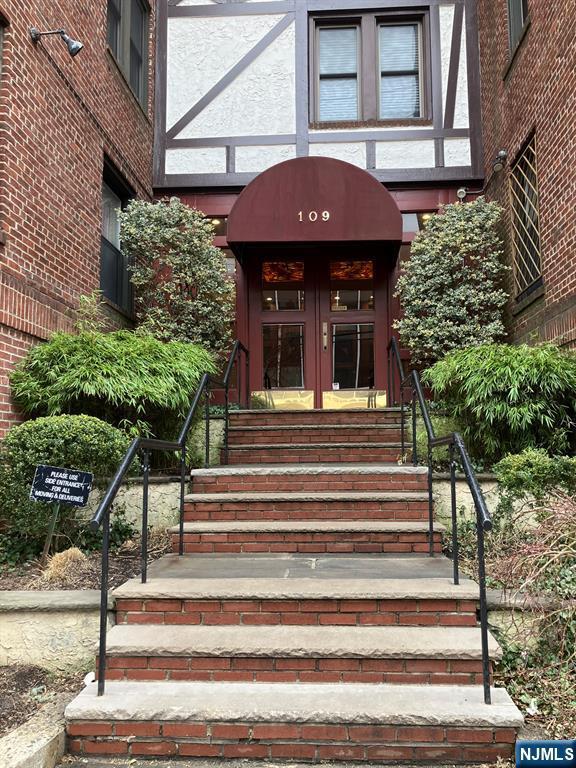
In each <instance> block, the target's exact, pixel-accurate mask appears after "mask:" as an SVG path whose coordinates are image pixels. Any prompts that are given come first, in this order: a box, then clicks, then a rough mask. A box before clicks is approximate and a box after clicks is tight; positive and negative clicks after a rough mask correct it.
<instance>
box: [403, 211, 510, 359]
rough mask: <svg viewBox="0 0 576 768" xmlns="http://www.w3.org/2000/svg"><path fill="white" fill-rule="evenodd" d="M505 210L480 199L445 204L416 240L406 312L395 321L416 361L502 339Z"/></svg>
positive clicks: (406, 282)
mask: <svg viewBox="0 0 576 768" xmlns="http://www.w3.org/2000/svg"><path fill="white" fill-rule="evenodd" d="M501 215H502V209H501V208H500V206H499V205H498V204H497V203H494V202H492V203H487V202H486V201H485V200H484V198H482V197H481V198H479V199H478V200H476V201H474V202H472V203H465V204H462V203H455V204H452V205H446V206H444V208H443V209H442V211H441V212H440V213H439V214H436V215H433V216H431V217H430V219H429V220H428V223H427V224H426V227H425V228H424V229H423V230H422V231H421V232H419V233H418V235H417V236H416V238H415V239H414V242H413V243H412V246H411V249H410V258H409V259H408V260H407V261H406V262H405V263H404V264H403V269H402V272H401V275H400V278H399V280H398V284H397V295H398V296H399V298H400V304H401V307H402V310H403V317H401V318H400V319H399V320H396V321H395V323H394V327H395V328H397V329H398V330H399V331H400V336H401V339H402V343H403V345H404V346H405V347H407V348H408V349H409V350H410V352H411V356H412V360H413V361H414V363H417V364H425V365H430V364H431V363H434V362H435V361H436V360H439V359H441V358H442V357H443V356H444V355H445V354H447V353H448V352H450V351H452V350H454V349H462V348H463V347H468V346H472V345H475V344H486V343H490V342H493V341H498V340H499V339H501V338H503V337H504V324H503V321H502V309H503V307H504V305H505V303H506V299H507V294H506V291H504V289H503V288H502V285H501V283H502V279H503V277H504V275H505V273H506V271H507V269H508V268H507V267H506V266H504V264H503V261H502V254H503V247H502V240H501V238H500V235H499V234H498V224H499V221H500V218H501Z"/></svg>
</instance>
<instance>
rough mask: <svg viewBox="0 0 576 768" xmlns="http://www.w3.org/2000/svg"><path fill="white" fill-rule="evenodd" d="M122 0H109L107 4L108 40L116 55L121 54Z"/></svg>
mask: <svg viewBox="0 0 576 768" xmlns="http://www.w3.org/2000/svg"><path fill="white" fill-rule="evenodd" d="M120 18H121V13H120V0H108V6H107V24H108V31H107V40H108V45H109V46H110V49H111V51H112V53H113V54H114V56H116V58H118V57H119V54H120Z"/></svg>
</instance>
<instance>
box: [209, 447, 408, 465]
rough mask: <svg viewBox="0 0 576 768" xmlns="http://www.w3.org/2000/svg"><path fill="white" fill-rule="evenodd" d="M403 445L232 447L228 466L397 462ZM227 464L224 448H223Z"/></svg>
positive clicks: (229, 451)
mask: <svg viewBox="0 0 576 768" xmlns="http://www.w3.org/2000/svg"><path fill="white" fill-rule="evenodd" d="M399 456H400V443H393V442H390V443H388V442H386V443H369V444H368V445H367V444H366V443H356V442H354V443H352V442H348V443H337V442H326V443H304V444H299V443H270V444H268V443H264V442H259V443H257V444H252V445H250V444H248V445H238V444H236V445H230V446H229V448H228V463H229V464H291V463H301V462H307V463H312V462H321V463H327V462H336V463H342V462H347V461H351V462H372V461H376V462H386V461H388V462H396V461H398V458H399ZM222 460H223V461H224V449H222Z"/></svg>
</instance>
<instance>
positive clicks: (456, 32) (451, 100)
mask: <svg viewBox="0 0 576 768" xmlns="http://www.w3.org/2000/svg"><path fill="white" fill-rule="evenodd" d="M463 23H464V6H463V5H455V6H454V21H453V25H452V45H451V46H450V65H449V67H448V84H447V86H446V105H445V108H444V127H445V128H453V127H454V111H455V109H456V90H457V88H458V73H459V69H460V50H461V48H462V25H463Z"/></svg>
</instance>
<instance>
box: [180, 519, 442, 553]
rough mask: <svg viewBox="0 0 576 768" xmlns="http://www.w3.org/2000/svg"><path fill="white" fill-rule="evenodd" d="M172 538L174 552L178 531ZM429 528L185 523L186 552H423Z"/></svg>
mask: <svg viewBox="0 0 576 768" xmlns="http://www.w3.org/2000/svg"><path fill="white" fill-rule="evenodd" d="M444 530H445V529H444V527H443V526H438V525H436V526H435V532H434V551H435V552H438V553H440V552H441V551H442V533H443V531H444ZM170 533H172V542H173V551H174V552H178V545H179V528H178V526H174V527H173V528H171V529H170ZM428 536H429V533H428V523H427V522H424V521H423V522H413V521H407V522H405V521H393V522H388V521H378V520H344V521H343V520H336V521H332V520H306V521H302V520H296V521H292V520H288V521H285V520H280V521H278V520H264V519H263V520H259V521H252V520H249V521H245V520H241V521H238V520H232V521H226V522H217V521H216V522H214V521H207V522H186V523H185V524H184V551H185V552H187V553H189V552H248V553H253V552H305V553H308V554H311V553H314V554H319V553H325V552H359V553H366V552H373V553H378V552H428V551H429V547H428Z"/></svg>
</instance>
